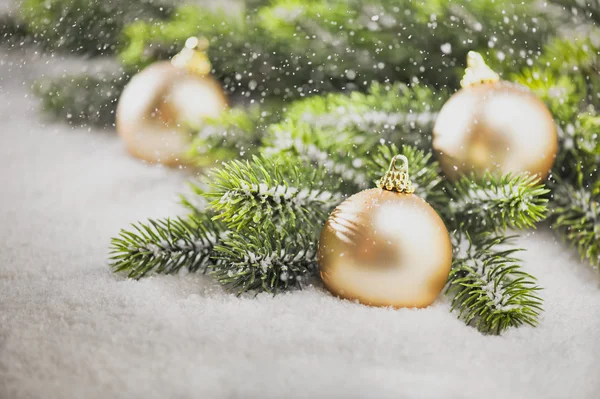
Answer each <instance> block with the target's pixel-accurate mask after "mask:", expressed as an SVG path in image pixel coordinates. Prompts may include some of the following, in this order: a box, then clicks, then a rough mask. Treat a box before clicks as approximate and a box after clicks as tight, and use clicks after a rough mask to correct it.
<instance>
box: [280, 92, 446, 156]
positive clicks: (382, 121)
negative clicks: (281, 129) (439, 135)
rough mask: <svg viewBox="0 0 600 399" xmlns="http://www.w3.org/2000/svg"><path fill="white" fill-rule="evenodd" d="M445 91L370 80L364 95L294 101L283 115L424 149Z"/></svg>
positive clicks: (321, 126)
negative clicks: (435, 91) (371, 82)
mask: <svg viewBox="0 0 600 399" xmlns="http://www.w3.org/2000/svg"><path fill="white" fill-rule="evenodd" d="M445 97H446V96H445V93H444V92H440V93H438V94H437V95H434V94H433V92H432V91H431V89H429V88H427V87H425V86H421V85H413V86H412V87H409V86H407V85H404V84H400V83H396V84H393V85H384V84H380V83H377V82H374V83H373V84H372V85H371V86H370V88H369V93H368V94H363V93H360V92H353V93H351V94H350V95H347V94H340V93H335V94H334V93H330V94H328V95H325V96H313V97H310V98H307V99H304V100H300V101H296V102H294V103H293V104H292V105H291V106H290V108H289V109H288V111H287V113H286V118H288V119H291V120H293V121H296V123H298V122H301V123H307V124H310V125H314V126H315V127H317V128H323V129H332V130H336V131H340V130H343V131H356V132H357V133H364V132H366V133H368V134H369V135H378V136H379V137H380V138H381V139H382V140H384V141H385V142H390V143H394V144H400V143H403V144H408V145H412V146H419V147H421V148H427V147H428V146H429V144H430V133H431V130H432V128H433V124H434V122H435V117H436V115H437V113H436V111H437V110H438V109H439V108H441V106H442V101H441V100H442V99H444V98H445Z"/></svg>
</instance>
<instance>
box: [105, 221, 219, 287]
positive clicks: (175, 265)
mask: <svg viewBox="0 0 600 399" xmlns="http://www.w3.org/2000/svg"><path fill="white" fill-rule="evenodd" d="M131 227H132V228H131V229H130V230H121V232H120V234H119V236H118V237H116V238H113V239H112V242H111V252H110V254H111V256H110V267H111V268H112V270H113V271H114V272H125V273H127V276H128V277H130V278H135V279H139V278H141V277H144V276H146V275H148V274H150V273H163V274H169V273H177V272H178V271H179V270H181V269H182V268H185V269H187V270H188V271H190V272H196V271H198V270H202V271H204V270H206V267H207V266H208V265H212V264H214V263H215V259H213V255H214V247H215V245H217V244H218V243H219V242H221V240H222V239H223V237H224V236H225V230H224V228H223V226H221V225H220V224H219V223H217V222H214V221H212V220H211V218H210V217H209V216H208V215H195V216H191V217H190V218H189V220H183V219H179V218H177V219H163V220H148V222H147V223H136V224H133V225H132V226H131Z"/></svg>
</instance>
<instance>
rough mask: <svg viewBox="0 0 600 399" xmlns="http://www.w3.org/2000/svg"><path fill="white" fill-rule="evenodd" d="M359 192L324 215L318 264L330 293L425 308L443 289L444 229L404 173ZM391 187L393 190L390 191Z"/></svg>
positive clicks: (447, 258) (447, 261)
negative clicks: (414, 192)
mask: <svg viewBox="0 0 600 399" xmlns="http://www.w3.org/2000/svg"><path fill="white" fill-rule="evenodd" d="M394 162H395V159H394V160H393V161H392V165H391V166H390V171H388V173H387V174H386V176H385V177H384V178H382V180H380V184H378V186H379V187H381V188H374V189H370V190H365V191H361V192H359V193H358V194H355V195H353V196H351V197H350V198H348V199H347V200H346V201H344V202H343V203H342V204H340V205H339V206H338V207H337V208H336V209H335V210H334V211H333V212H332V213H331V215H330V216H329V219H328V220H327V222H326V223H325V227H324V228H323V231H322V232H321V238H320V241H319V254H318V259H319V267H320V274H321V278H322V279H323V282H324V283H325V286H326V287H327V289H328V290H329V291H331V292H332V293H333V294H334V295H337V296H340V297H342V298H346V299H350V300H358V301H359V302H361V303H363V304H366V305H372V306H392V307H419V308H421V307H426V306H428V305H430V304H431V303H432V302H433V301H434V300H435V298H437V296H438V295H439V294H440V292H441V291H442V289H443V287H444V285H445V283H446V280H447V279H448V274H449V272H450V265H451V263H452V245H451V243H450V238H449V235H448V230H447V229H446V226H445V225H444V222H443V221H442V219H441V218H440V217H439V215H438V214H437V213H436V212H435V211H434V210H433V208H431V206H429V204H427V202H425V201H424V200H423V199H422V198H420V197H418V196H417V195H414V194H412V186H411V185H410V181H408V183H407V179H408V177H407V174H405V175H401V176H398V175H396V178H390V172H392V173H394V172H395V173H398V171H397V170H396V171H394V170H393V168H394ZM391 190H394V191H391Z"/></svg>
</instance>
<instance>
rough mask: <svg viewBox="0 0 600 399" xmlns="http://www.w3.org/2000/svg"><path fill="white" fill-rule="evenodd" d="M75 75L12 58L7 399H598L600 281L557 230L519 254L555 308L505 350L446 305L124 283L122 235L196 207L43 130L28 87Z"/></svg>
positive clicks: (504, 342) (5, 265)
mask: <svg viewBox="0 0 600 399" xmlns="http://www.w3.org/2000/svg"><path fill="white" fill-rule="evenodd" d="M66 66H68V68H69V69H70V70H72V69H73V68H74V67H76V66H77V65H76V64H74V63H73V62H72V60H66V61H65V60H63V61H61V60H54V59H48V58H41V57H39V56H31V54H28V55H24V54H23V53H20V52H15V51H10V52H8V51H6V50H2V51H1V52H0V93H1V98H2V100H1V101H0V126H1V127H0V138H1V142H0V162H1V167H0V179H1V180H0V181H1V190H2V191H1V197H0V198H1V201H2V203H1V205H2V206H0V398H3V399H4V398H6V399H18V398H46V399H47V398H61V399H68V398H144V399H150V398H165V397H169V398H238V397H239V398H396V399H397V398H507V397H511V398H598V397H600V278H599V276H598V273H596V272H594V271H592V270H591V269H590V268H589V267H588V266H586V265H584V264H581V263H580V262H579V261H578V260H577V256H576V255H575V254H574V253H573V252H572V251H569V250H567V249H566V248H565V247H564V246H563V245H562V244H561V243H560V242H557V241H556V240H555V238H554V236H553V235H552V234H551V232H550V231H549V230H547V228H544V227H542V228H540V229H539V230H538V231H535V232H530V233H528V234H527V235H526V236H525V237H523V238H522V239H520V241H519V243H520V244H521V245H523V246H524V247H526V248H527V249H528V251H527V252H526V253H524V254H522V258H523V259H524V260H525V268H526V270H527V271H528V272H530V273H532V274H534V275H535V276H537V277H538V280H539V284H540V285H541V286H542V287H544V290H543V291H542V292H541V296H542V297H543V299H544V300H545V304H544V307H545V313H544V314H543V317H542V319H541V323H540V325H539V327H537V328H532V327H522V328H517V329H511V330H509V331H508V332H506V333H505V334H504V335H503V336H500V337H496V336H484V335H482V334H480V333H479V332H477V331H476V330H475V329H473V328H470V327H467V326H465V325H464V324H463V322H462V321H460V320H457V318H456V316H455V315H454V314H452V313H450V311H449V310H450V306H449V303H448V300H447V299H445V298H440V299H438V300H437V301H436V302H435V303H434V304H433V305H432V306H430V307H429V308H427V309H422V310H415V309H401V310H392V309H381V308H370V307H366V306H362V305H359V304H356V303H352V302H348V301H343V300H339V299H337V298H334V297H333V296H331V295H329V294H328V293H327V292H326V291H325V290H324V289H323V287H322V285H321V284H320V283H319V282H318V281H316V280H315V281H314V284H313V286H310V287H308V288H306V289H305V290H302V291H294V292H291V293H287V294H282V295H278V296H276V297H273V296H270V295H262V294H261V295H258V296H256V297H255V296H253V295H248V296H245V297H242V298H238V297H236V296H234V295H231V294H229V293H227V292H224V291H223V290H222V289H221V288H220V287H219V286H218V285H216V284H215V283H214V282H213V281H212V279H211V278H210V277H209V276H203V275H183V276H155V277H151V278H148V279H144V280H141V281H132V280H128V279H126V278H124V277H123V276H118V275H114V274H112V273H111V272H110V270H109V268H108V267H107V252H108V244H109V240H110V237H111V236H113V235H115V234H116V233H117V232H118V231H119V229H120V228H122V227H126V226H127V225H128V224H129V223H130V222H134V221H137V220H140V219H144V218H146V217H162V216H170V215H174V214H177V213H179V212H181V211H180V209H179V207H178V206H177V204H176V202H177V201H176V194H177V193H179V192H181V191H183V190H185V185H184V181H185V180H186V179H188V178H189V177H190V176H189V175H187V174H186V172H185V171H180V170H170V169H165V168H160V167H156V166H150V165H145V164H143V163H141V162H139V161H137V160H135V159H133V158H131V157H129V156H128V155H127V153H126V152H125V150H124V148H123V145H122V144H121V142H120V141H119V139H118V137H117V136H116V135H115V134H114V133H113V132H112V131H105V132H103V131H93V130H92V131H89V130H88V129H87V128H70V127H68V126H66V125H64V124H60V123H55V122H51V121H49V120H48V119H45V118H44V117H43V116H42V115H41V114H40V113H39V112H38V103H37V100H36V99H35V98H34V97H33V96H32V95H31V94H30V92H29V90H28V87H29V85H30V83H31V82H32V81H33V79H35V78H37V77H39V76H41V75H42V74H48V73H51V72H52V71H54V72H57V71H58V72H60V71H61V70H62V69H64V68H65V67H66ZM61 68H62V69H61Z"/></svg>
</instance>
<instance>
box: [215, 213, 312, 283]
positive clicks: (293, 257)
mask: <svg viewBox="0 0 600 399" xmlns="http://www.w3.org/2000/svg"><path fill="white" fill-rule="evenodd" d="M315 238H316V237H315V235H314V234H312V233H310V232H309V233H306V232H304V229H294V230H285V229H283V228H281V227H277V226H275V225H273V224H272V223H270V222H268V221H267V222H266V224H264V225H262V226H260V227H259V226H256V227H250V228H249V229H247V230H245V231H243V232H233V233H231V234H230V235H229V236H228V237H227V238H226V239H225V240H224V241H223V243H222V244H221V245H219V246H217V247H216V251H217V253H218V255H217V258H218V259H219V261H220V262H219V263H216V264H214V265H213V266H211V269H212V272H211V274H213V275H214V276H215V278H216V279H217V280H218V281H219V282H220V283H221V284H223V285H224V286H226V287H227V288H229V289H231V290H233V291H234V292H237V293H238V294H241V293H243V292H246V291H249V290H258V291H266V292H271V293H273V294H276V293H277V292H278V291H281V290H285V289H288V288H289V287H292V286H295V287H301V286H302V280H303V278H304V277H306V276H310V275H311V274H313V273H314V271H315V270H316V266H317V264H316V254H317V246H316V242H315Z"/></svg>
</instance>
